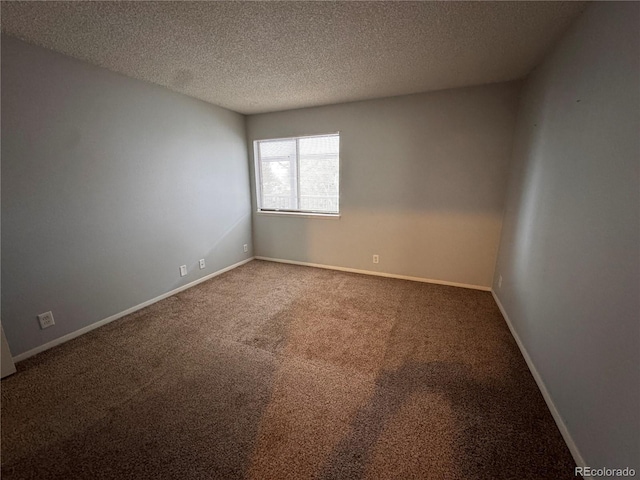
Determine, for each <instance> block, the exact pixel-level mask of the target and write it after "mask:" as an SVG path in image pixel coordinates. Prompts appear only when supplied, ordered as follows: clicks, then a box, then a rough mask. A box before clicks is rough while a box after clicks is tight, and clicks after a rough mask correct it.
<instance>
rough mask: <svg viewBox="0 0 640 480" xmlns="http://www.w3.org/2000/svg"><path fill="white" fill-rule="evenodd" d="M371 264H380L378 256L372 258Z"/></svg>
mask: <svg viewBox="0 0 640 480" xmlns="http://www.w3.org/2000/svg"><path fill="white" fill-rule="evenodd" d="M373 263H380V255H374V256H373Z"/></svg>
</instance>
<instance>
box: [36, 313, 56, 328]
mask: <svg viewBox="0 0 640 480" xmlns="http://www.w3.org/2000/svg"><path fill="white" fill-rule="evenodd" d="M38 322H40V328H41V329H42V330H44V329H45V328H49V327H53V326H54V325H55V324H56V322H54V321H53V313H51V312H45V313H41V314H40V315H38Z"/></svg>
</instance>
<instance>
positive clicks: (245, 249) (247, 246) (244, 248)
mask: <svg viewBox="0 0 640 480" xmlns="http://www.w3.org/2000/svg"><path fill="white" fill-rule="evenodd" d="M242 249H243V250H244V251H245V252H248V251H249V245H247V244H246V243H245V244H244V245H243V246H242Z"/></svg>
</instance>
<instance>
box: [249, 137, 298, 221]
mask: <svg viewBox="0 0 640 480" xmlns="http://www.w3.org/2000/svg"><path fill="white" fill-rule="evenodd" d="M258 148H259V155H260V165H261V170H262V184H261V188H262V208H268V209H295V208H298V207H297V200H296V172H295V169H296V142H295V140H269V141H262V142H259V143H258Z"/></svg>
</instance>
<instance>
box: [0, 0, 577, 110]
mask: <svg viewBox="0 0 640 480" xmlns="http://www.w3.org/2000/svg"><path fill="white" fill-rule="evenodd" d="M584 6H585V3H584V2H186V1H185V2H145V1H141V2H93V1H90V2H33V1H28V2H3V3H2V17H1V18H2V30H3V32H5V33H7V34H9V35H13V36H16V37H18V38H21V39H23V40H26V41H28V42H31V43H35V44H38V45H42V46H44V47H48V48H51V49H53V50H57V51H59V52H62V53H65V54H67V55H70V56H73V57H77V58H80V59H83V60H86V61H88V62H90V63H93V64H96V65H100V66H102V67H105V68H108V69H110V70H113V71H116V72H120V73H123V74H125V75H129V76H131V77H135V78H139V79H142V80H147V81H150V82H154V83H157V84H160V85H164V86H166V87H168V88H170V89H172V90H175V91H178V92H182V93H185V94H187V95H190V96H193V97H196V98H199V99H202V100H205V101H208V102H211V103H214V104H216V105H220V106H223V107H226V108H229V109H231V110H235V111H237V112H241V113H245V114H250V113H260V112H268V111H276V110H286V109H291V108H299V107H307V106H314V105H325V104H331V103H340V102H346V101H352V100H362V99H367V98H378V97H386V96H393V95H402V94H408V93H416V92H424V91H429V90H438V89H444V88H452V87H461V86H468V85H478V84H484V83H492V82H499V81H507V80H513V79H516V78H521V77H523V76H525V75H526V74H527V73H529V71H531V69H532V68H533V67H535V65H536V64H537V63H538V62H539V61H540V59H541V57H542V56H543V54H544V53H545V51H546V50H547V49H548V47H549V46H550V45H551V43H552V42H553V41H554V40H555V39H556V38H557V37H558V36H559V35H560V34H561V33H562V32H563V31H564V30H565V29H566V27H567V26H568V24H569V23H570V22H571V20H572V19H573V18H575V17H576V16H577V15H578V14H579V13H580V11H581V10H582V9H584Z"/></svg>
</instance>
